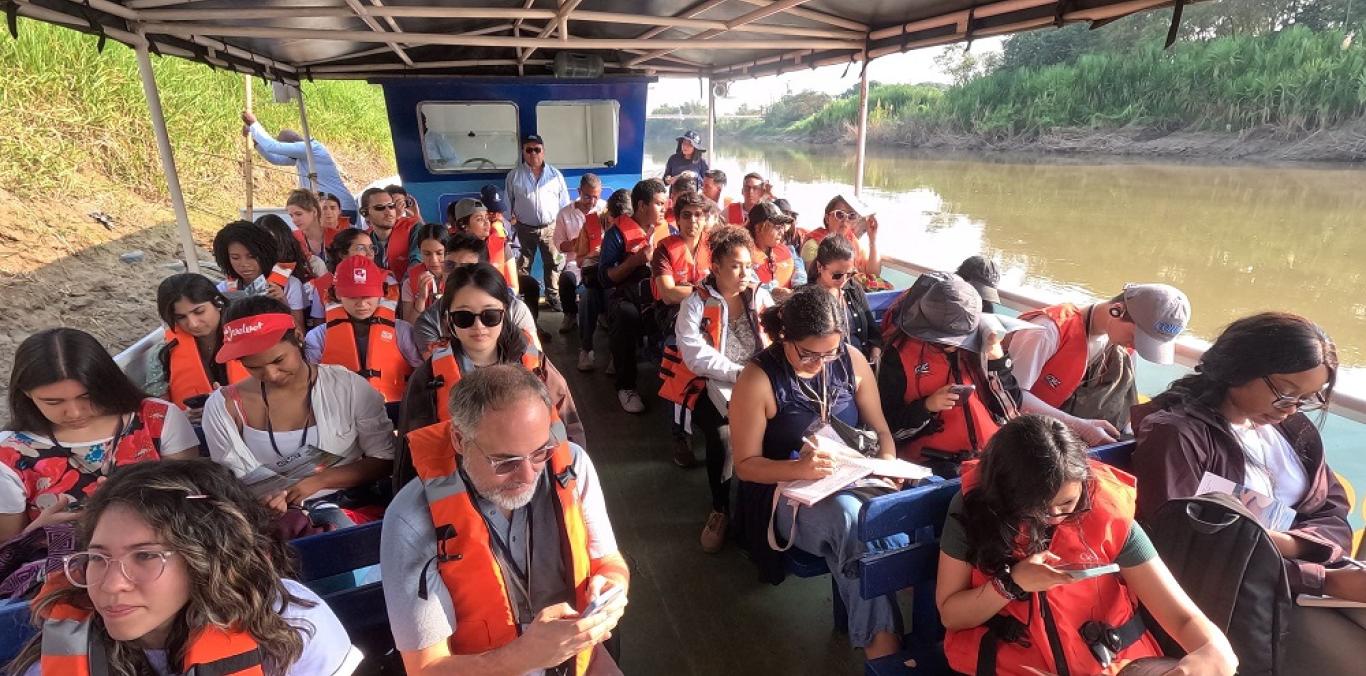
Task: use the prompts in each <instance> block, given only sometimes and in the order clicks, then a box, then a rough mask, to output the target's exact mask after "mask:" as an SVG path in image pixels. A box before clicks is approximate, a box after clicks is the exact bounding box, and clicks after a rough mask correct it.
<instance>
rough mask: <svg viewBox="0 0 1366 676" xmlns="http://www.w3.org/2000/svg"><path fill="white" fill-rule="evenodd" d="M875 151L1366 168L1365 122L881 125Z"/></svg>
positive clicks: (830, 138)
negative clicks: (1299, 126) (994, 130)
mask: <svg viewBox="0 0 1366 676" xmlns="http://www.w3.org/2000/svg"><path fill="white" fill-rule="evenodd" d="M868 138H869V141H870V142H872V143H874V144H881V145H891V146H900V147H906V148H916V149H925V150H953V151H969V152H1000V153H1059V154H1072V155H1114V156H1128V157H1153V158H1173V159H1191V160H1214V161H1219V160H1227V161H1242V162H1362V161H1366V120H1361V121H1357V122H1354V123H1352V124H1349V125H1344V126H1341V127H1337V128H1334V129H1326V130H1321V131H1316V132H1310V133H1304V132H1296V131H1289V130H1285V129H1280V128H1276V127H1270V126H1267V127H1258V128H1255V129H1249V130H1246V131H1242V132H1231V131H1230V132H1217V131H1194V130H1168V129H1157V128H1152V127H1141V126H1130V127H1121V128H1112V129H1087V128H1059V129H1052V130H1048V131H1044V132H1040V133H1037V134H1019V135H1006V134H998V135H984V134H967V133H959V132H952V131H946V130H944V129H940V128H931V127H927V126H925V125H923V124H919V123H916V122H913V121H910V122H900V123H890V124H883V125H879V126H875V127H874V128H872V129H870V130H869V135H868ZM854 139H855V130H854V129H853V128H852V126H851V127H848V128H846V129H845V130H844V132H843V133H842V134H827V135H826V136H824V137H820V138H816V137H802V138H783V139H778V140H783V141H789V142H799V143H822V144H825V143H849V144H852V143H854Z"/></svg>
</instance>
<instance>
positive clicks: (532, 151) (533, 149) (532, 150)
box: [522, 146, 545, 155]
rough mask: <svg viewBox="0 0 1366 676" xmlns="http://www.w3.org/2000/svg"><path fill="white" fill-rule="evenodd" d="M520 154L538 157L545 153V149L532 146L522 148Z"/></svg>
mask: <svg viewBox="0 0 1366 676" xmlns="http://www.w3.org/2000/svg"><path fill="white" fill-rule="evenodd" d="M522 152H524V153H526V154H528V155H540V154H541V153H543V152H545V148H542V147H540V146H532V147H530V148H522Z"/></svg>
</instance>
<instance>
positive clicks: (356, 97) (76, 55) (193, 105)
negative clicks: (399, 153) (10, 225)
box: [0, 19, 394, 203]
mask: <svg viewBox="0 0 1366 676" xmlns="http://www.w3.org/2000/svg"><path fill="white" fill-rule="evenodd" d="M95 45H96V38H95V37H93V36H88V35H84V34H81V33H78V32H76V31H72V30H68V29H65V28H60V27H57V26H52V25H49V24H44V23H39V22H36V21H30V20H25V19H20V21H19V38H18V39H17V40H16V39H12V38H11V37H10V36H9V35H8V34H4V35H2V36H0V110H3V111H4V113H3V114H0V120H3V122H0V187H3V188H4V189H5V190H7V191H9V192H10V193H13V194H15V195H18V196H23V197H29V196H39V195H48V196H51V195H54V194H56V195H60V194H62V193H63V192H65V191H72V190H75V189H78V188H79V187H80V186H79V181H80V178H81V177H82V176H83V175H84V173H85V172H95V173H98V174H100V175H103V176H105V177H107V178H108V179H110V180H112V181H115V182H116V183H118V184H121V185H124V186H126V187H128V188H129V189H131V190H133V191H135V192H137V193H138V194H140V195H142V196H144V197H146V198H148V199H165V198H166V194H165V192H166V187H165V180H164V178H163V176H162V173H161V165H160V163H159V160H158V158H157V152H156V142H155V137H154V136H153V134H152V125H151V119H150V117H149V116H148V111H147V106H146V100H145V98H144V96H143V91H142V84H141V80H140V78H139V76H138V68H137V60H136V56H135V55H134V53H133V50H132V49H130V48H128V47H125V46H123V45H121V44H119V43H116V42H113V41H110V42H109V43H108V44H107V46H106V47H105V50H104V52H103V53H100V52H98V51H96V48H95ZM152 60H153V68H154V70H155V72H156V76H157V83H158V85H159V87H160V93H161V100H162V106H163V109H164V110H165V113H166V124H167V128H168V131H169V133H170V137H171V141H172V145H173V147H174V149H175V156H176V162H177V165H178V168H179V173H180V176H181V181H182V183H183V184H184V186H185V189H186V192H187V193H189V194H190V196H191V197H192V198H200V199H203V200H206V201H208V202H220V201H222V200H221V199H218V198H221V197H222V195H221V194H220V193H222V192H223V191H228V190H230V191H231V192H232V193H233V195H234V198H233V199H239V200H240V194H241V192H242V189H241V187H240V186H241V179H240V178H238V177H240V176H241V173H240V168H239V165H238V164H237V162H239V161H240V158H241V156H242V148H243V145H242V144H243V141H242V136H241V128H242V122H241V119H240V117H239V116H240V114H241V111H242V109H243V106H244V103H245V98H244V89H245V84H244V79H243V76H242V75H240V74H235V73H229V72H226V71H221V70H213V69H210V68H208V67H207V66H203V65H199V64H196V63H191V62H189V61H185V60H183V59H178V58H172V57H167V58H157V57H156V56H153V58H152ZM253 88H254V92H255V112H256V115H257V116H258V118H259V119H260V120H261V123H262V124H264V125H265V126H266V127H267V128H268V129H271V130H272V131H274V130H278V129H280V128H281V127H290V128H294V129H298V128H299V118H298V105H297V104H296V103H294V102H290V103H287V104H276V103H272V102H271V96H270V88H269V86H268V85H266V84H264V83H263V82H262V81H261V80H259V79H257V80H256V81H255V82H254V84H253ZM303 91H304V97H305V99H306V100H307V102H308V113H309V127H310V131H311V132H312V134H313V136H315V137H316V138H318V139H320V140H322V141H323V142H324V143H326V144H327V146H328V148H329V149H330V150H331V151H332V152H333V154H334V155H339V156H342V157H346V156H351V157H365V158H367V159H368V160H370V161H371V162H372V163H374V164H380V165H384V166H387V167H389V168H390V169H392V167H393V164H394V162H393V146H392V144H391V142H390V136H389V125H388V121H387V118H386V115H385V108H384V98H383V95H382V93H381V92H380V90H379V88H378V87H375V86H372V85H368V84H366V83H364V82H355V81H344V82H343V81H326V82H323V81H320V82H316V83H310V82H305V83H304V84H303ZM256 164H257V166H258V167H259V166H261V165H263V164H264V161H263V160H261V159H259V158H257V159H256ZM285 169H287V170H289V171H290V173H292V169H289V168H288V167H286V168H285ZM257 173H258V176H260V175H262V174H265V175H272V174H276V173H277V172H271V171H269V170H262V169H258V170H257ZM234 178H236V179H237V180H235V181H234V180H233V179H234ZM364 178H365V179H366V180H368V179H369V178H372V177H368V176H367V177H364ZM277 182H278V181H277ZM277 197H282V196H274V195H272V196H271V197H270V200H271V201H278V200H277ZM229 203H231V200H229Z"/></svg>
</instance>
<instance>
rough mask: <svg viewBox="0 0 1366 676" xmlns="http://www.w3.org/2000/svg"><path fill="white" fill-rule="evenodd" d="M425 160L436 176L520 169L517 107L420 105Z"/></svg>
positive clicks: (461, 103) (419, 124) (464, 103)
mask: <svg viewBox="0 0 1366 676" xmlns="http://www.w3.org/2000/svg"><path fill="white" fill-rule="evenodd" d="M417 114H418V126H419V129H420V132H421V134H422V159H423V161H424V162H426V164H427V170H428V171H430V172H432V173H436V174H449V173H460V172H488V171H506V170H508V169H511V168H513V167H515V166H517V160H518V154H519V153H520V151H521V149H520V146H519V145H518V142H517V106H516V105H514V104H512V103H505V102H494V101H490V102H487V103H485V102H444V101H442V102H426V103H421V104H418V106H417Z"/></svg>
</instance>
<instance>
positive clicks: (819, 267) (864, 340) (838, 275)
mask: <svg viewBox="0 0 1366 676" xmlns="http://www.w3.org/2000/svg"><path fill="white" fill-rule="evenodd" d="M854 272H855V269H854V247H853V245H852V244H850V243H849V240H846V239H844V238H843V237H826V238H825V239H823V240H821V243H820V245H819V246H818V247H817V249H816V260H814V261H812V263H811V271H810V273H809V274H808V277H809V278H810V279H811V283H812V284H815V285H817V286H819V287H821V288H822V289H825V290H826V291H829V292H830V295H832V296H834V297H835V299H836V300H838V301H840V304H841V305H843V306H844V319H845V322H846V323H845V335H846V336H848V338H849V344H850V345H853V346H854V347H856V348H858V349H859V351H861V352H863V356H865V357H867V358H868V362H869V363H870V364H877V362H878V359H880V358H881V357H882V331H880V330H879V329H878V325H877V320H876V319H874V318H873V311H872V309H870V308H869V307H868V294H867V293H864V291H863V286H862V285H859V284H852V283H851V282H853V277H854Z"/></svg>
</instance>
